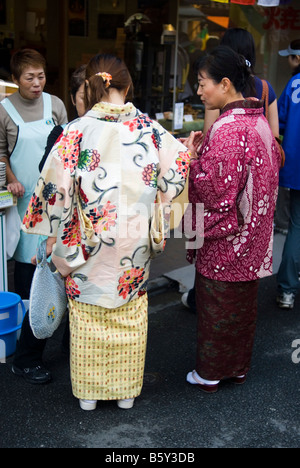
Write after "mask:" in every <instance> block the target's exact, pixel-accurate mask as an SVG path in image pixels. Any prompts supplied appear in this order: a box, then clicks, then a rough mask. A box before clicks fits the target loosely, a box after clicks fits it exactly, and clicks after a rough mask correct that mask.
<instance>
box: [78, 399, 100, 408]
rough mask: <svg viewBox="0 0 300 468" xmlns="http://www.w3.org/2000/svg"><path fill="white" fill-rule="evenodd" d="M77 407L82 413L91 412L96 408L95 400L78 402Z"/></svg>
mask: <svg viewBox="0 0 300 468" xmlns="http://www.w3.org/2000/svg"><path fill="white" fill-rule="evenodd" d="M79 405H80V408H81V409H83V410H84V411H93V410H95V409H96V407H97V400H79Z"/></svg>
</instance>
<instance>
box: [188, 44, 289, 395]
mask: <svg viewBox="0 0 300 468" xmlns="http://www.w3.org/2000/svg"><path fill="white" fill-rule="evenodd" d="M198 79H199V89H198V95H199V96H200V97H201V99H202V102H203V103H204V105H205V108H206V109H220V111H221V115H220V117H219V118H218V119H217V120H216V122H215V123H214V124H213V126H212V127H211V129H210V130H209V132H208V133H207V135H206V137H205V140H204V142H203V144H202V146H201V149H200V152H199V159H198V160H196V161H192V162H191V166H190V179H189V199H190V202H191V204H192V205H196V204H203V205H204V244H203V247H202V248H199V249H197V250H193V251H192V250H191V251H189V260H190V261H193V260H195V263H196V302H197V312H198V340H197V360H196V369H195V370H194V371H193V372H190V373H189V374H188V375H187V381H188V382H189V383H191V384H194V385H197V386H198V387H199V388H200V389H201V390H204V391H206V392H216V391H217V390H218V385H219V382H220V381H221V380H223V379H231V381H232V382H233V383H238V384H242V383H244V382H245V380H246V375H247V373H248V371H249V369H250V361H251V355H252V348H253V341H254V335H255V329H256V316H257V291H258V280H259V279H260V278H264V277H266V276H268V275H271V274H272V245H273V215H274V209H275V203H276V197H277V189H278V174H279V167H280V153H279V151H278V149H277V144H276V142H275V139H274V137H273V135H272V132H271V130H270V127H269V125H268V123H267V121H266V119H265V117H264V115H263V106H262V102H261V101H258V100H257V99H254V98H251V99H244V98H243V91H244V88H245V86H246V84H247V82H248V81H249V80H251V79H252V78H251V76H250V72H249V68H248V66H247V61H245V59H244V57H242V56H240V55H237V54H236V53H235V52H234V51H232V50H231V49H229V48H227V47H225V46H222V47H221V46H220V47H218V48H217V49H215V51H213V52H212V53H211V54H210V55H209V56H206V57H204V58H203V59H202V61H201V63H200V64H199V72H198ZM189 146H191V142H189ZM191 149H192V146H191ZM194 211H195V210H194ZM196 221H199V220H196V219H193V226H194V227H195V226H196ZM198 224H199V223H198ZM202 225H203V223H202Z"/></svg>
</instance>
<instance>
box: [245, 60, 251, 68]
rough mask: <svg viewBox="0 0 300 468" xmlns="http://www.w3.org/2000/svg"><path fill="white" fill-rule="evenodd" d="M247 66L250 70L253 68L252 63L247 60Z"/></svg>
mask: <svg viewBox="0 0 300 468" xmlns="http://www.w3.org/2000/svg"><path fill="white" fill-rule="evenodd" d="M245 64H246V66H247V67H249V68H251V66H252V65H251V62H249V60H247V59H246V60H245Z"/></svg>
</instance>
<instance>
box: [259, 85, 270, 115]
mask: <svg viewBox="0 0 300 468" xmlns="http://www.w3.org/2000/svg"><path fill="white" fill-rule="evenodd" d="M261 82H262V85H263V91H262V95H261V100H262V101H263V102H264V104H265V115H266V119H267V120H268V117H269V86H268V83H267V82H266V80H261Z"/></svg>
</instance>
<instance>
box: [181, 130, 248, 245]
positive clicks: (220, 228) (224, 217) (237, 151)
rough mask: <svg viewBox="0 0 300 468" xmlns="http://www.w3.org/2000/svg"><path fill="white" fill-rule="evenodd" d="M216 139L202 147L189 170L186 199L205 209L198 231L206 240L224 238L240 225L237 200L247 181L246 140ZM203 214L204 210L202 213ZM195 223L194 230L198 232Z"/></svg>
mask: <svg viewBox="0 0 300 468" xmlns="http://www.w3.org/2000/svg"><path fill="white" fill-rule="evenodd" d="M217 136H218V133H217V132H216V134H215V137H214V138H213V139H212V140H211V141H210V143H209V144H208V145H206V146H205V147H204V148H203V152H202V155H201V156H200V159H199V160H198V161H193V162H192V164H191V168H190V182H189V200H190V202H192V204H193V205H194V206H195V205H196V204H197V203H201V204H203V206H204V220H202V222H201V220H200V224H201V226H200V227H201V230H202V231H203V223H204V237H205V238H206V239H217V238H223V237H227V236H228V235H230V234H233V233H236V232H237V231H238V229H239V225H240V224H243V222H242V219H239V218H240V214H239V212H238V203H237V201H238V197H239V195H240V193H241V191H242V189H243V187H244V186H245V184H246V181H247V164H246V163H245V161H246V157H245V155H246V154H247V153H248V151H249V148H247V137H246V135H240V134H239V132H235V131H234V129H233V130H232V132H231V133H230V140H231V143H228V138H224V137H223V138H222V137H221V138H217ZM202 212H203V211H202ZM196 222H197V223H199V220H195V219H194V221H193V223H194V226H193V228H194V229H196V230H197V231H198V228H197V227H196Z"/></svg>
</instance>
